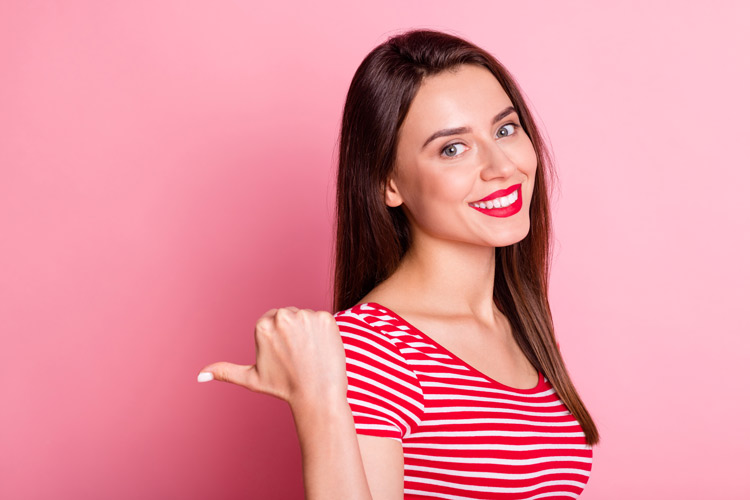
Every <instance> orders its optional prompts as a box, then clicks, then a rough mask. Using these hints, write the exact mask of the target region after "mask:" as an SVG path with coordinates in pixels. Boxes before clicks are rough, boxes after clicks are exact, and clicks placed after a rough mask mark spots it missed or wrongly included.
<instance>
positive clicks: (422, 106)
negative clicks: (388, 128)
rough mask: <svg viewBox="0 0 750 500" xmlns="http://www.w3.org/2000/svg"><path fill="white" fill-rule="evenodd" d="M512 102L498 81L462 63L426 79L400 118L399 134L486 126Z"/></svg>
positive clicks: (479, 67) (420, 133) (485, 72)
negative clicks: (405, 112) (402, 121)
mask: <svg viewBox="0 0 750 500" xmlns="http://www.w3.org/2000/svg"><path fill="white" fill-rule="evenodd" d="M511 105H512V102H511V100H510V97H508V94H507V93H506V92H505V90H504V89H503V87H502V85H500V82H499V81H498V80H497V79H496V78H495V76H494V75H493V74H492V73H490V71H489V70H488V69H486V68H484V67H482V66H477V65H474V64H464V65H461V66H459V67H458V68H457V69H454V70H451V71H443V72H441V73H438V74H436V75H432V76H429V77H426V78H425V79H424V80H423V81H422V85H421V86H420V88H419V90H417V93H416V95H415V96H414V99H413V100H412V103H411V106H410V107H409V112H408V113H407V115H406V117H405V119H404V124H403V125H404V127H403V129H404V130H403V132H404V133H405V134H410V132H411V133H415V134H418V135H422V134H425V133H429V134H431V133H432V132H433V131H434V130H436V129H438V128H453V127H464V126H471V125H472V124H476V125H477V126H481V125H484V122H485V121H486V122H487V123H486V125H487V126H489V125H490V124H491V123H490V122H491V120H492V117H494V116H495V115H496V114H497V112H498V111H500V110H502V109H504V108H506V107H508V106H511Z"/></svg>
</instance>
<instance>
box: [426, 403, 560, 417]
mask: <svg viewBox="0 0 750 500" xmlns="http://www.w3.org/2000/svg"><path fill="white" fill-rule="evenodd" d="M464 411H472V412H477V413H484V412H490V413H517V414H519V415H533V416H536V417H567V416H568V415H570V412H569V411H568V410H565V411H552V412H543V411H524V410H516V409H514V408H487V407H484V408H483V407H481V406H439V407H435V406H425V408H424V412H425V413H460V412H464Z"/></svg>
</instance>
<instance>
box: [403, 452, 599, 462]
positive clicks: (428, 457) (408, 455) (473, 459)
mask: <svg viewBox="0 0 750 500" xmlns="http://www.w3.org/2000/svg"><path fill="white" fill-rule="evenodd" d="M404 458H411V459H416V460H429V461H432V462H450V463H463V464H493V465H534V464H541V463H545V462H583V463H587V464H590V463H593V459H592V458H591V457H575V456H566V455H556V456H553V457H538V458H519V459H512V458H484V457H455V456H452V455H451V456H442V455H421V454H419V453H404Z"/></svg>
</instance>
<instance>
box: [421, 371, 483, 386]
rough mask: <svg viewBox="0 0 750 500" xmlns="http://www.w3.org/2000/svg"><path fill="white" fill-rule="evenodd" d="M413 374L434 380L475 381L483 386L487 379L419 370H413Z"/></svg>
mask: <svg viewBox="0 0 750 500" xmlns="http://www.w3.org/2000/svg"><path fill="white" fill-rule="evenodd" d="M414 373H416V374H417V375H424V376H426V377H435V378H460V379H462V380H475V381H477V382H484V383H485V384H486V383H488V382H487V379H484V378H481V377H472V376H471V375H459V374H458V373H443V372H423V371H420V370H414Z"/></svg>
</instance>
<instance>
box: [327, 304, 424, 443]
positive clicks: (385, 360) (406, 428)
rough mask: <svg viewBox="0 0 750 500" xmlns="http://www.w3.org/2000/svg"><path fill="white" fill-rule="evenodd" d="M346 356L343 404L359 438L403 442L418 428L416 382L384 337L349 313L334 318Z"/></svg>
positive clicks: (419, 406)
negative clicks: (364, 435) (383, 438)
mask: <svg viewBox="0 0 750 500" xmlns="http://www.w3.org/2000/svg"><path fill="white" fill-rule="evenodd" d="M334 317H335V318H336V323H337V324H338V327H339V331H340V332H341V339H342V341H343V343H344V351H345V353H346V376H347V380H348V390H347V400H348V401H349V406H350V407H351V409H352V415H353V416H354V427H355V429H356V431H357V433H358V434H366V435H370V436H381V437H387V438H392V439H396V440H398V441H401V440H402V439H403V437H404V436H405V435H407V434H409V433H410V432H412V430H413V429H414V428H416V427H417V425H418V424H419V421H420V418H421V414H422V411H423V410H424V400H423V394H422V389H421V386H420V385H419V380H418V379H417V376H416V374H415V373H414V371H413V370H412V369H411V368H410V367H409V365H408V363H407V362H406V359H404V356H403V355H402V354H401V351H400V350H399V349H398V347H396V345H395V343H394V340H393V339H392V338H391V337H389V336H388V334H387V332H383V331H381V330H380V329H379V328H377V327H373V326H371V325H370V324H368V323H367V322H366V321H365V319H364V318H362V317H360V316H359V315H357V314H355V313H352V312H350V311H342V312H339V313H337V314H336V315H335V316H334Z"/></svg>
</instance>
